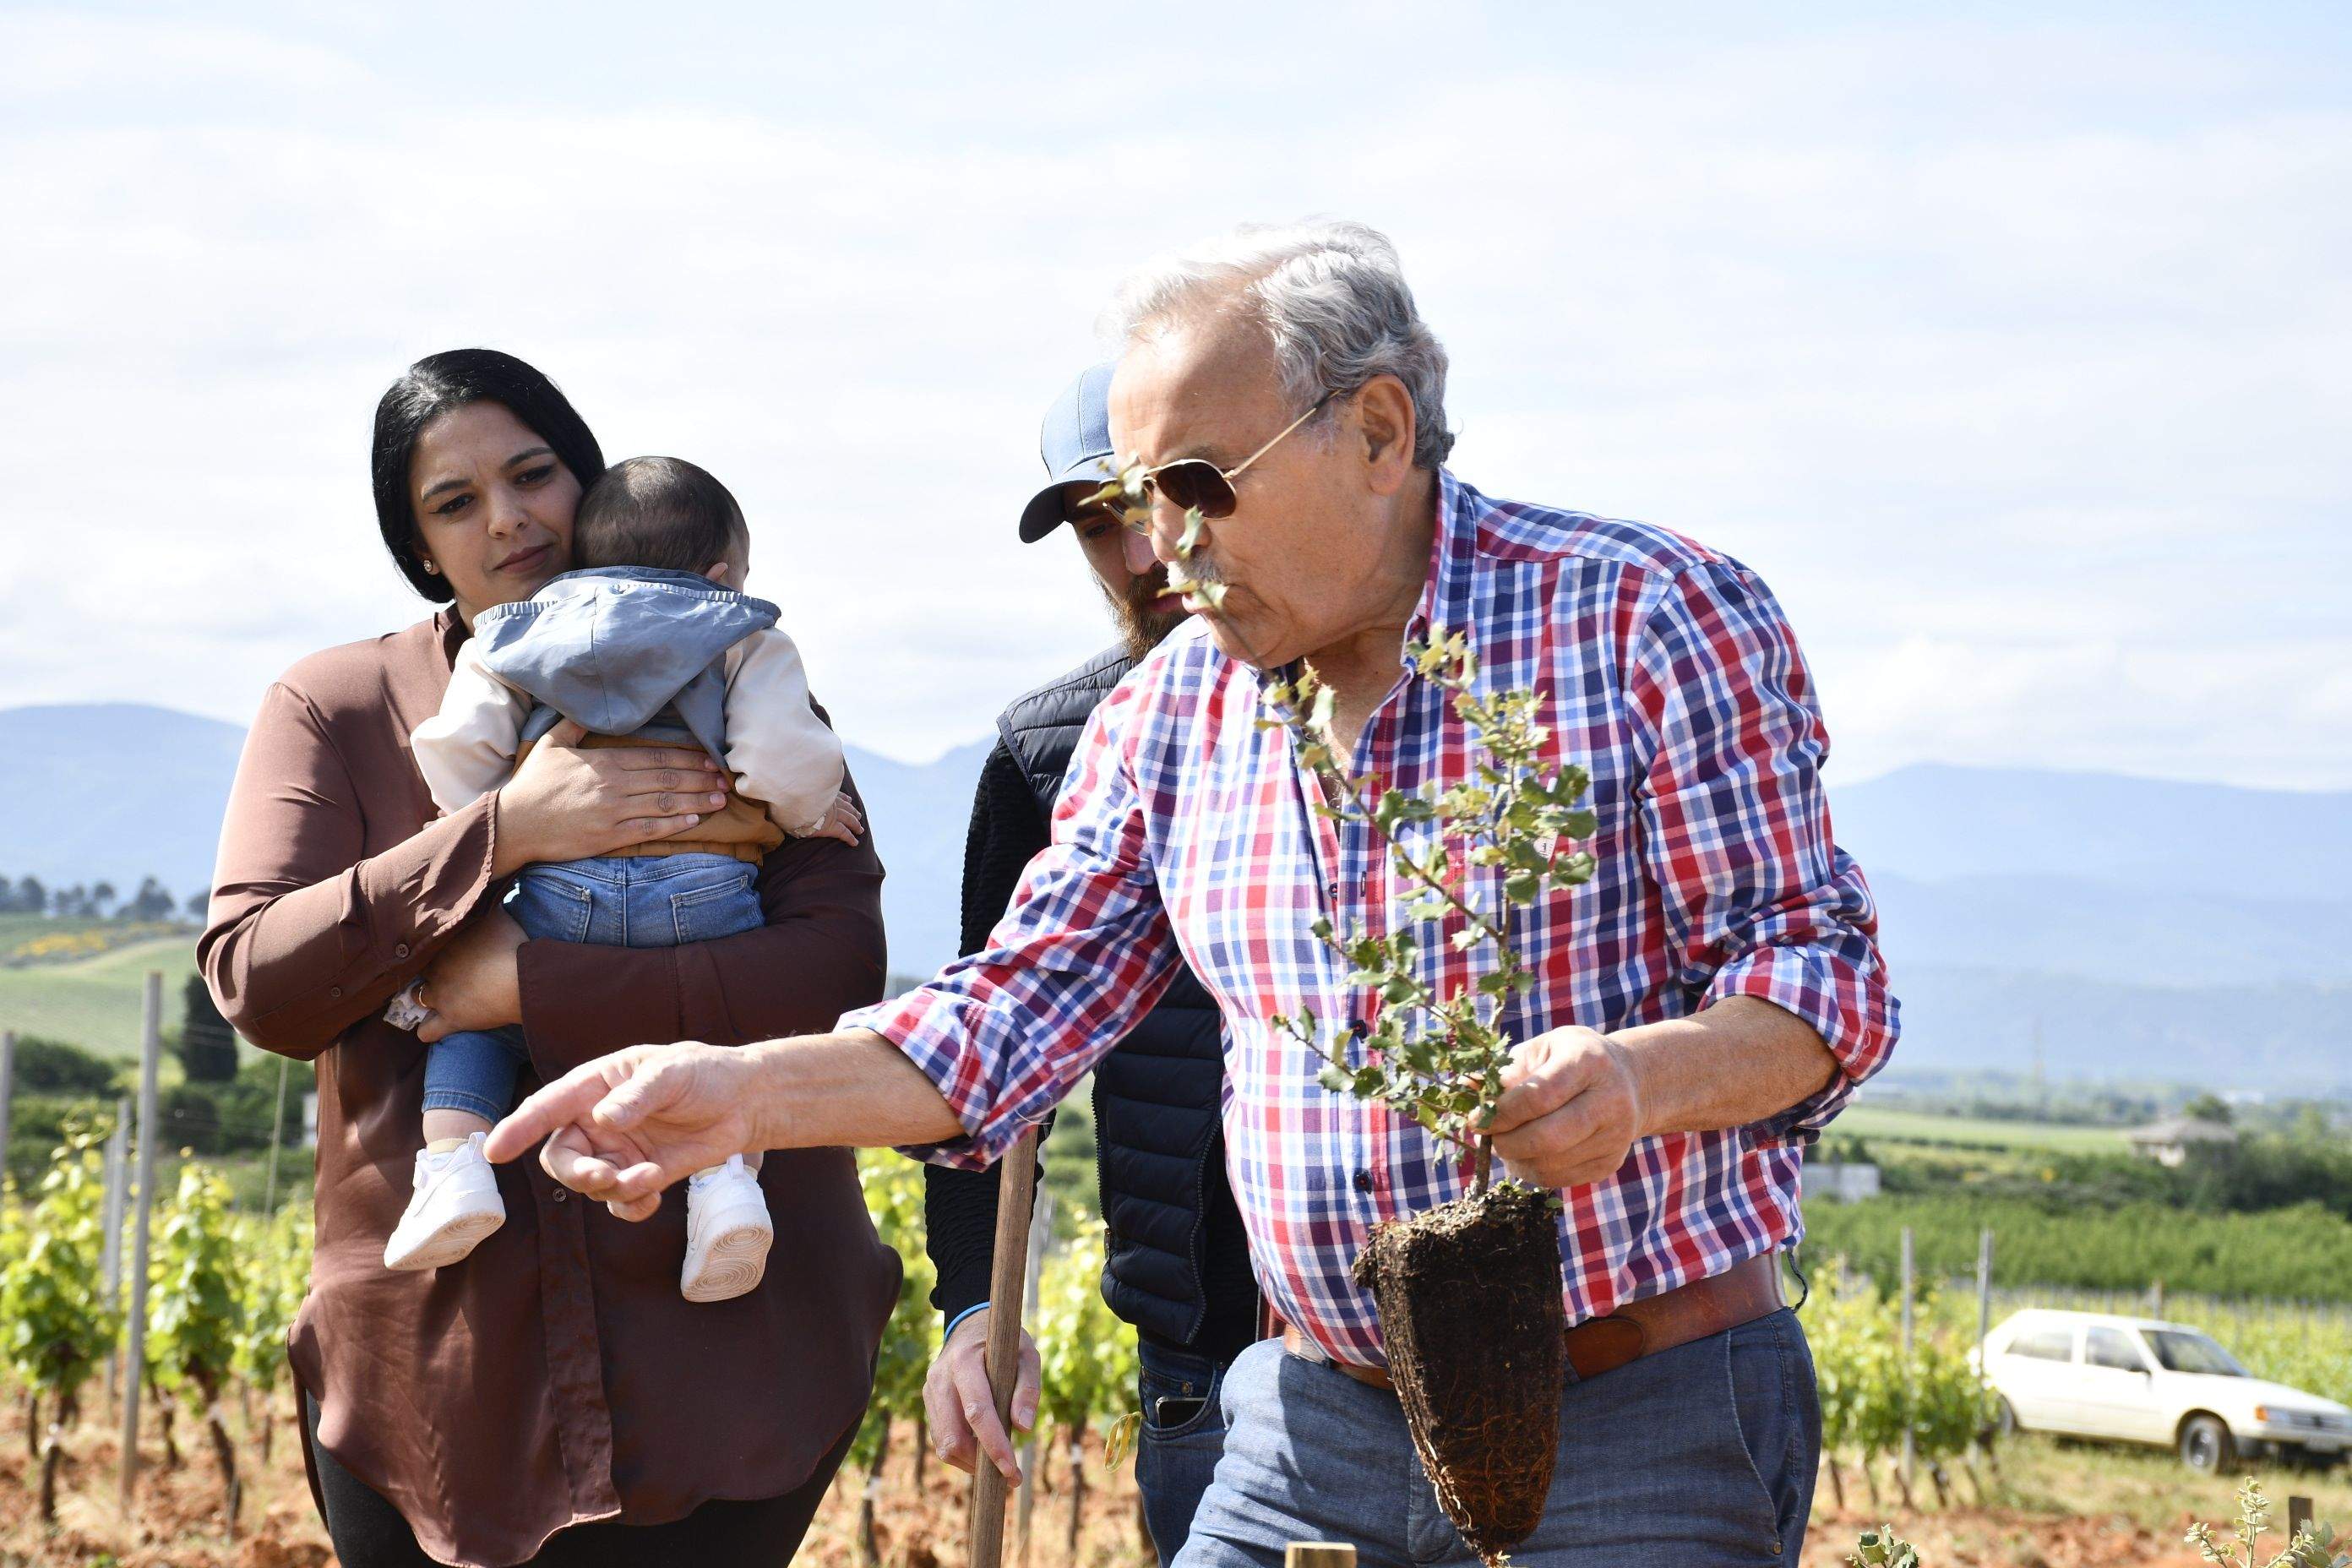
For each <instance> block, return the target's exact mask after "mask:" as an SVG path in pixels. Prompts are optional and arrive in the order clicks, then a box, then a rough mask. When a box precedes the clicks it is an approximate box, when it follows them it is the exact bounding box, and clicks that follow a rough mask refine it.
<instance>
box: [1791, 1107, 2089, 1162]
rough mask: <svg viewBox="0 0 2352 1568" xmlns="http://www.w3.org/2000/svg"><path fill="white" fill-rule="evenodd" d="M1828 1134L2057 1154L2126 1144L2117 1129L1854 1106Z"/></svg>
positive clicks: (1840, 1117) (1834, 1124) (1844, 1113)
mask: <svg viewBox="0 0 2352 1568" xmlns="http://www.w3.org/2000/svg"><path fill="white" fill-rule="evenodd" d="M1831 1131H1832V1133H1835V1134H1839V1135H1843V1136H1845V1137H1850V1138H1867V1139H1873V1140H1879V1141H1884V1142H1893V1143H1942V1144H1947V1145H1950V1146H1954V1147H1960V1148H1977V1149H2046V1150H2049V1151H2051V1152H2053V1153H2061V1154H2120V1153H2122V1152H2124V1151H2125V1149H2126V1148H2127V1147H2128V1145H2127V1144H2126V1142H2124V1133H2123V1129H2121V1128H2118V1127H2068V1126H2061V1125H2059V1124H2058V1123H2055V1122H2049V1121H1996V1120H1993V1119H1991V1118H1988V1117H1973V1116H1938V1115H1937V1114H1935V1113H1934V1112H1933V1111H1926V1110H1888V1109H1885V1108H1883V1107H1880V1106H1875V1105H1855V1106H1850V1107H1848V1108H1847V1109H1846V1110H1844V1111H1843V1112H1841V1113H1840V1114H1839V1116H1838V1119H1837V1120H1836V1121H1834V1122H1832V1124H1831Z"/></svg>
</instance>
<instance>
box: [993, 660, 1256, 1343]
mask: <svg viewBox="0 0 2352 1568" xmlns="http://www.w3.org/2000/svg"><path fill="white" fill-rule="evenodd" d="M1133 666H1134V660H1133V659H1132V658H1129V656H1128V655H1127V654H1126V653H1125V652H1124V651H1123V650H1121V649H1117V648H1114V649H1111V650H1110V651H1108V652H1106V653H1104V654H1102V655H1100V656H1098V657H1097V658H1094V659H1093V660H1091V661H1089V662H1088V663H1087V664H1085V665H1083V666H1081V667H1080V668H1077V669H1075V670H1072V671H1071V672H1070V673H1069V674H1068V675H1066V676H1065V677H1063V678H1062V679H1060V680H1059V681H1056V682H1055V684H1053V685H1052V686H1048V687H1044V688H1041V689H1038V690H1036V691H1033V692H1031V693H1030V694H1029V695H1028V696H1026V697H1024V698H1022V699H1021V700H1019V701H1017V702H1015V703H1014V704H1013V706H1012V707H1010V708H1008V709H1006V710H1004V712H1003V714H1002V715H1000V716H999V717H998V719H997V721H996V723H997V730H998V732H999V733H1001V734H1002V735H1003V738H1004V744H1005V746H1006V748H1007V749H1009V750H1010V751H1011V752H1012V753H1013V758H1014V760H1015V761H1017V762H1018V763H1020V764H1021V770H1022V772H1023V773H1024V774H1026V775H1027V777H1028V780H1029V787H1030V789H1031V790H1032V791H1033V792H1034V793H1035V795H1036V797H1037V804H1038V808H1039V809H1040V810H1041V811H1042V812H1044V814H1045V817H1046V819H1047V820H1049V821H1050V820H1051V819H1052V817H1053V814H1054V802H1055V799H1056V798H1057V797H1058V796H1059V795H1061V792H1062V775H1063V774H1064V773H1066V771H1068V768H1069V764H1070V756H1071V753H1072V752H1075V751H1076V749H1077V743H1078V735H1079V733H1080V731H1082V730H1084V728H1085V727H1086V722H1087V717H1088V715H1090V714H1092V713H1093V712H1094V710H1095V705H1096V704H1097V703H1098V702H1100V701H1101V700H1102V699H1103V697H1104V695H1105V694H1106V693H1108V691H1109V690H1110V689H1111V688H1112V687H1114V686H1117V685H1118V682H1119V678H1120V677H1122V676H1124V675H1125V674H1126V673H1127V672H1128V671H1129V669H1130V668H1133ZM1224 1072H1225V1065H1224V1048H1223V1026H1222V1023H1221V1021H1220V1019H1219V1017H1218V1014H1217V1005H1216V1003H1215V1002H1214V1001H1213V1000H1212V999H1211V997H1210V995H1209V994H1208V993H1207V992H1206V991H1204V990H1202V987H1201V983H1200V982H1199V981H1198V980H1196V979H1194V978H1193V975H1192V971H1191V970H1190V969H1189V968H1184V967H1181V966H1180V967H1179V968H1178V970H1177V972H1176V979H1175V982H1174V983H1173V984H1171V985H1170V986H1169V988H1168V994H1166V995H1165V996H1163V997H1161V998H1160V1005H1158V1006H1156V1007H1154V1008H1152V1010H1151V1011H1150V1013H1149V1014H1147V1015H1145V1016H1144V1017H1143V1019H1142V1021H1141V1022H1139V1023H1138V1024H1137V1025H1136V1026H1135V1027H1134V1028H1133V1029H1131V1030H1129V1033H1128V1035H1127V1037H1126V1038H1124V1039H1122V1040H1120V1041H1119V1043H1118V1047H1116V1048H1115V1049H1113V1050H1112V1052H1111V1053H1110V1055H1108V1056H1107V1057H1105V1058H1103V1059H1102V1061H1101V1063H1100V1064H1099V1065H1098V1066H1097V1067H1096V1068H1095V1140H1096V1143H1097V1147H1098V1148H1099V1150H1100V1153H1101V1164H1100V1169H1101V1202H1102V1213H1103V1219H1104V1221H1105V1223H1106V1224H1107V1225H1108V1226H1109V1230H1110V1235H1109V1238H1108V1244H1107V1247H1106V1252H1107V1254H1108V1263H1107V1266H1106V1267H1105V1268H1104V1270H1103V1296H1104V1299H1105V1300H1108V1302H1109V1303H1110V1308H1111V1310H1112V1311H1114V1312H1117V1313H1118V1315H1119V1316H1120V1317H1121V1318H1124V1319H1125V1320H1127V1321H1129V1322H1130V1323H1133V1324H1135V1325H1136V1326H1137V1327H1138V1328H1140V1329H1143V1330H1146V1331H1150V1332H1151V1333H1154V1334H1157V1335H1158V1336H1160V1338H1162V1339H1165V1340H1170V1341H1173V1342H1180V1343H1185V1342H1191V1341H1192V1337H1193V1335H1194V1333H1195V1332H1196V1331H1198V1330H1199V1328H1200V1326H1201V1322H1202V1318H1203V1317H1204V1316H1205V1315H1206V1313H1207V1311H1208V1307H1209V1302H1208V1291H1207V1289H1206V1287H1205V1286H1204V1284H1203V1282H1202V1228H1203V1221H1204V1216H1205V1215H1206V1214H1207V1212H1208V1207H1209V1205H1210V1203H1211V1201H1212V1198H1213V1197H1214V1198H1215V1199H1216V1200H1220V1201H1222V1203H1223V1205H1225V1206H1226V1207H1227V1208H1230V1206H1231V1205H1232V1203H1233V1199H1232V1197H1231V1196H1230V1195H1229V1194H1227V1193H1226V1192H1225V1191H1224V1190H1223V1189H1224V1185H1225V1148H1224V1131H1223V1126H1222V1124H1221V1122H1220V1121H1219V1118H1218V1112H1217V1101H1218V1097H1219V1091H1220V1090H1221V1089H1222V1088H1223V1082H1224Z"/></svg>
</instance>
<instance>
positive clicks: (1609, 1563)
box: [1176, 1309, 1822, 1568]
mask: <svg viewBox="0 0 2352 1568" xmlns="http://www.w3.org/2000/svg"><path fill="white" fill-rule="evenodd" d="M1224 1406H1225V1424H1226V1428H1227V1430H1226V1434H1225V1451H1224V1457H1223V1458H1222V1459H1220V1460H1218V1461H1217V1474H1216V1479H1215V1480H1214V1481H1213V1482H1212V1483H1211V1485H1210V1487H1209V1490H1208V1495H1207V1496H1205V1497H1203V1498H1202V1500H1201V1510H1200V1512H1199V1513H1198V1514H1196V1515H1195V1516H1194V1517H1193V1520H1192V1537H1191V1539H1190V1541H1189V1542H1187V1543H1186V1545H1185V1547H1184V1551H1183V1552H1182V1554H1181V1555H1180V1556H1179V1557H1178V1558H1177V1560H1176V1561H1177V1568H1234V1565H1238V1564H1243V1563H1248V1564H1253V1565H1256V1564H1265V1565H1268V1568H1275V1565H1278V1564H1280V1563H1281V1562H1282V1558H1283V1547H1284V1545H1285V1543H1286V1542H1293V1541H1335V1542H1354V1543H1355V1545H1356V1549H1357V1553H1358V1555H1357V1561H1358V1562H1359V1563H1362V1564H1364V1568H1373V1565H1375V1564H1381V1565H1389V1568H1401V1565H1403V1564H1413V1565H1416V1568H1419V1565H1423V1564H1439V1563H1442V1564H1445V1565H1447V1568H1468V1565H1470V1564H1473V1563H1476V1562H1477V1559H1476V1558H1475V1556H1473V1555H1472V1554H1471V1552H1470V1549H1469V1548H1468V1547H1467V1546H1465V1545H1464V1544H1463V1542H1462V1538H1461V1536H1460V1535H1458V1534H1456V1533H1455V1531H1454V1526H1453V1525H1452V1524H1451V1523H1449V1522H1448V1521H1447V1520H1446V1518H1445V1516H1444V1514H1443V1513H1440V1512H1439V1511H1438V1508H1437V1499H1436V1496H1435V1494H1434V1493H1433V1491H1432V1490H1431V1489H1430V1485H1429V1480H1428V1479H1427V1477H1426V1476H1424V1475H1423V1472H1422V1468H1421V1462H1420V1459H1419V1458H1417V1457H1416V1456H1415V1454H1414V1453H1413V1448H1412V1437H1411V1436H1409V1435H1408V1434H1407V1433H1406V1431H1405V1425H1404V1413H1403V1412H1402V1410H1401V1409H1400V1408H1399V1407H1398V1405H1397V1401H1396V1395H1394V1394H1390V1393H1388V1392H1386V1391H1385V1390H1382V1389H1378V1388H1368V1387H1366V1386H1365V1385H1364V1384H1360V1383H1358V1382H1356V1381H1355V1380H1354V1379H1352V1378H1350V1377H1349V1376H1347V1375H1346V1374H1344V1373H1339V1372H1336V1371H1334V1370H1333V1369H1331V1368H1330V1367H1328V1366H1320V1365H1318V1364H1316V1363H1312V1362H1307V1361H1301V1360H1300V1359H1299V1358H1298V1357H1297V1356H1294V1355H1290V1354H1288V1353H1287V1352H1285V1351H1284V1350H1283V1348H1282V1345H1281V1342H1279V1341H1276V1340H1265V1341H1261V1342H1259V1343H1257V1344H1255V1345H1252V1346H1251V1347H1250V1348H1249V1349H1248V1350H1246V1351H1244V1352H1242V1354H1241V1356H1240V1357H1239V1358H1238V1359H1237V1360H1236V1361H1234V1364H1233V1366H1232V1367H1231V1368H1230V1369H1229V1370H1228V1371H1227V1373H1226V1374H1225V1386H1224ZM1821 1430H1822V1428H1821V1405H1820V1403H1819V1400H1818V1398H1817V1396H1816V1394H1815V1391H1814V1387H1813V1358H1812V1352H1811V1351H1810V1350H1808V1349H1807V1348H1806V1345H1805V1333H1804V1331H1803V1330H1802V1329H1801V1328H1800V1327H1798V1325H1797V1318H1796V1314H1795V1313H1793V1312H1790V1311H1788V1310H1785V1309H1784V1310H1780V1311H1778V1312H1774V1313H1773V1314H1771V1315H1770V1316H1769V1317H1765V1318H1759V1319H1758V1320H1757V1321H1754V1322H1752V1323H1747V1324H1743V1325H1742V1326H1741V1327H1739V1328H1737V1329H1733V1330H1731V1331H1729V1332H1727V1333H1721V1334H1716V1335H1713V1336H1711V1337H1710V1338H1707V1339H1703V1340H1694V1341H1692V1342H1690V1343H1689V1344H1686V1345H1677V1346H1676V1347H1675V1348H1674V1349H1673V1350H1670V1351H1661V1352H1658V1353H1657V1354H1655V1355H1650V1356H1644V1357H1643V1358H1642V1359H1641V1360H1639V1361H1636V1362H1633V1363H1629V1364H1627V1365H1625V1366H1622V1367H1619V1368H1618V1369H1617V1370H1616V1371H1614V1372H1612V1373H1605V1374H1603V1375H1601V1376H1600V1377H1596V1378H1594V1379H1592V1380H1591V1382H1589V1383H1581V1382H1578V1381H1577V1380H1576V1378H1575V1376H1574V1374H1573V1373H1571V1374H1570V1379H1569V1382H1568V1384H1567V1386H1566V1387H1565V1388H1564V1389H1562V1390H1561V1394H1560V1402H1559V1462H1558V1465H1557V1466H1556V1468H1554V1469H1553V1471H1552V1483H1551V1497H1550V1500H1549V1502H1548V1503H1547V1504H1546V1506H1545V1509H1544V1517H1543V1522H1542V1523H1541V1524H1539V1525H1538V1526H1537V1527H1536V1532H1535V1533H1534V1534H1533V1535H1531V1536H1529V1537H1528V1539H1527V1540H1526V1541H1525V1542H1522V1543H1521V1544H1520V1545H1518V1546H1517V1547H1515V1548H1514V1549H1513V1550H1512V1552H1511V1561H1512V1562H1513V1563H1518V1564H1521V1565H1522V1568H1624V1565H1625V1564H1627V1563H1688V1564H1691V1565H1693V1568H1727V1565H1731V1564H1739V1563H1753V1564H1757V1565H1759V1568H1763V1565H1767V1564H1769V1565H1773V1568H1796V1563H1797V1559H1798V1556H1799V1553H1800V1550H1801V1548H1802V1546H1803V1545H1804V1539H1805V1516H1806V1514H1807V1513H1808V1512H1809V1511H1810V1510H1811V1507H1812V1500H1813V1469H1814V1467H1815V1466H1816V1465H1817V1464H1818V1463H1819V1462H1820V1458H1821Z"/></svg>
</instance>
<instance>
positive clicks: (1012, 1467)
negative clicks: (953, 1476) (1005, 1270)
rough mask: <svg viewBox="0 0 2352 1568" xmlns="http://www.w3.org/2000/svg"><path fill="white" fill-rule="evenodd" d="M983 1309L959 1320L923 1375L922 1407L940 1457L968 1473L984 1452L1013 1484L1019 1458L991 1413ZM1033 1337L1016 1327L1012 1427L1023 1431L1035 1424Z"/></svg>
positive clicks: (1016, 1481)
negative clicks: (1018, 1355)
mask: <svg viewBox="0 0 2352 1568" xmlns="http://www.w3.org/2000/svg"><path fill="white" fill-rule="evenodd" d="M988 1313H989V1309H987V1308H984V1307H983V1308H982V1309H981V1310H979V1311H977V1312H974V1313H972V1314H971V1316H970V1317H968V1318H966V1319H965V1320H964V1321H962V1322H961V1323H958V1324H957V1325H956V1328H955V1332H954V1333H952V1334H950V1335H949V1336H948V1342H947V1343H945V1344H943V1345H941V1346H940V1354H939V1359H938V1360H937V1361H934V1362H933V1363H931V1370H930V1372H929V1374H928V1375H926V1376H925V1377H924V1379H923V1409H924V1410H925V1412H926V1413H928V1414H929V1416H930V1426H931V1446H932V1447H935V1448H937V1449H938V1450H939V1453H940V1458H942V1459H945V1460H946V1461H947V1462H948V1463H949V1464H950V1465H953V1466H954V1467H955V1468H957V1469H959V1470H962V1471H964V1472H966V1473H967V1474H969V1473H970V1472H971V1468H972V1466H973V1465H975V1464H977V1463H978V1462H979V1456H980V1455H981V1454H986V1455H987V1456H988V1457H989V1458H990V1459H991V1460H992V1462H993V1463H994V1464H995V1466H996V1468H998V1469H999V1470H1001V1471H1003V1475H1004V1479H1006V1480H1007V1481H1009V1482H1011V1483H1012V1484H1013V1485H1014V1486H1016V1487H1017V1486H1019V1485H1020V1484H1021V1461H1020V1459H1019V1458H1017V1457H1015V1456H1014V1454H1013V1439H1012V1438H1011V1437H1009V1436H1005V1432H1004V1424H1003V1422H1001V1421H999V1420H998V1419H997V1418H996V1395H995V1394H992V1393H991V1392H990V1390H989V1386H988ZM1037 1383H1038V1378H1037V1342H1036V1341H1034V1340H1033V1339H1031V1338H1030V1337H1029V1331H1028V1330H1026V1329H1024V1330H1022V1331H1021V1374H1020V1376H1018V1377H1016V1378H1014V1379H1013V1428H1014V1429H1015V1430H1016V1431H1021V1432H1026V1431H1028V1430H1029V1429H1030V1428H1031V1427H1032V1426H1035V1425H1036V1424H1037Z"/></svg>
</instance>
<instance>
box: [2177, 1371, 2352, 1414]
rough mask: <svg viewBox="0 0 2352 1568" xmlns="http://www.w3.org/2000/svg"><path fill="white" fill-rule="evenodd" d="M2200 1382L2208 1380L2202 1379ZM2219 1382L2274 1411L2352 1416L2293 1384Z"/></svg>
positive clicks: (2257, 1380) (2245, 1379) (2256, 1379)
mask: <svg viewBox="0 0 2352 1568" xmlns="http://www.w3.org/2000/svg"><path fill="white" fill-rule="evenodd" d="M2192 1375H2195V1374H2192ZM2200 1381H2208V1380H2206V1379H2202V1378H2200ZM2218 1381H2225V1382H2227V1383H2229V1384H2231V1386H2232V1387H2234V1388H2235V1389H2237V1391H2238V1392H2239V1393H2240V1394H2242V1395H2243V1396H2244V1397H2245V1398H2246V1399H2248V1400H2250V1401H2252V1403H2253V1404H2256V1405H2269V1406H2270V1407H2271V1408H2272V1409H2273V1410H2299V1411H2305V1412H2309V1413H2313V1414H2316V1415H2352V1410H2347V1408H2346V1407H2345V1406H2343V1405H2338V1404H2336V1401H2334V1400H2333V1399H2327V1398H2323V1397H2322V1396H2321V1395H2319V1394H2313V1393H2311V1392H2310V1391H2309V1390H2307V1389H2301V1388H2296V1387H2294V1385H2293V1384H2284V1383H2273V1382H2271V1381H2270V1380H2269V1379H2267V1378H2261V1377H2232V1378H2227V1379H2221V1380H2218Z"/></svg>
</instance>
